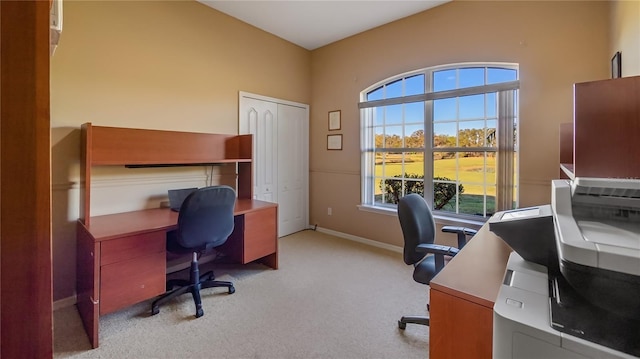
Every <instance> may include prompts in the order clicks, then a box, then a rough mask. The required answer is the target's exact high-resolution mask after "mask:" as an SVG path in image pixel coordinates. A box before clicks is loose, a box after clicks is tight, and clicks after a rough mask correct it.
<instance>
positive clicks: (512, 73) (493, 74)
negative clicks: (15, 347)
mask: <svg viewBox="0 0 640 359" xmlns="http://www.w3.org/2000/svg"><path fill="white" fill-rule="evenodd" d="M517 76H518V74H517V72H516V70H512V69H499V68H495V67H489V68H488V69H487V85H491V84H497V83H501V82H509V81H515V80H517Z"/></svg>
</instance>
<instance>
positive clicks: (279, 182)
mask: <svg viewBox="0 0 640 359" xmlns="http://www.w3.org/2000/svg"><path fill="white" fill-rule="evenodd" d="M239 102H240V118H239V123H238V128H239V131H238V132H239V134H252V135H253V142H254V146H253V159H254V160H253V166H254V167H253V168H254V171H253V173H254V191H253V193H254V198H255V199H259V200H263V201H269V202H275V203H278V236H279V237H282V236H286V235H289V234H291V233H295V232H298V231H301V230H303V229H306V228H308V226H309V106H308V105H304V104H298V103H294V102H289V101H285V100H279V99H273V98H269V97H264V96H260V95H254V94H249V93H246V92H241V93H240V98H239Z"/></svg>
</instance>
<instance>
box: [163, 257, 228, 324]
mask: <svg viewBox="0 0 640 359" xmlns="http://www.w3.org/2000/svg"><path fill="white" fill-rule="evenodd" d="M214 279H215V276H214V275H213V271H209V272H206V273H205V274H203V275H200V270H199V269H198V261H197V259H196V257H195V256H194V260H193V261H192V262H191V273H190V275H189V280H185V279H172V280H169V281H167V292H166V293H165V294H163V295H162V296H160V297H159V298H158V299H156V300H154V301H153V303H151V315H156V314H158V313H160V305H162V304H164V303H166V302H168V301H170V300H172V299H173V298H175V297H178V296H180V295H182V294H185V293H187V292H190V293H191V295H192V296H193V302H194V304H195V306H196V318H200V317H201V316H203V315H204V310H203V309H202V300H201V298H200V290H201V289H205V288H213V287H226V288H227V290H228V293H229V294H233V293H235V292H236V289H235V287H234V286H233V283H231V282H226V281H218V280H214ZM174 287H179V288H177V289H175V290H174V289H173V288H174Z"/></svg>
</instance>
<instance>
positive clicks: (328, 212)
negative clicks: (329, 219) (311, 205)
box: [327, 207, 332, 216]
mask: <svg viewBox="0 0 640 359" xmlns="http://www.w3.org/2000/svg"><path fill="white" fill-rule="evenodd" d="M331 212H332V211H331V207H327V215H329V216H330V215H331Z"/></svg>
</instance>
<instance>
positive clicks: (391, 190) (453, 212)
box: [359, 63, 520, 218]
mask: <svg viewBox="0 0 640 359" xmlns="http://www.w3.org/2000/svg"><path fill="white" fill-rule="evenodd" d="M519 86H520V83H519V80H518V66H517V64H505V63H483V64H479V63H465V64H452V65H443V66H437V67H432V68H426V69H422V70H418V71H412V72H410V73H405V74H401V75H397V76H394V77H391V78H388V79H386V80H384V81H382V82H379V83H377V84H375V85H373V86H370V87H369V88H367V89H365V90H364V91H362V92H361V102H360V104H359V107H360V109H361V115H360V116H361V127H362V139H361V145H362V204H363V206H365V207H382V208H390V209H393V208H395V205H396V204H397V202H398V199H399V198H400V197H402V196H404V195H405V194H407V193H419V194H421V195H423V196H424V197H425V198H426V199H427V201H428V202H429V203H431V205H432V208H433V209H434V210H435V211H437V213H438V214H440V215H448V216H455V217H471V218H478V217H477V216H481V217H488V216H491V215H492V214H493V213H494V212H496V211H500V210H505V209H510V208H516V207H517V202H518V190H517V189H518V175H517V174H518V170H517V168H518V161H517V159H518V89H519Z"/></svg>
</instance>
